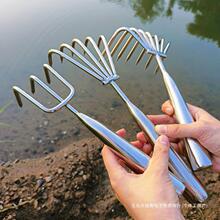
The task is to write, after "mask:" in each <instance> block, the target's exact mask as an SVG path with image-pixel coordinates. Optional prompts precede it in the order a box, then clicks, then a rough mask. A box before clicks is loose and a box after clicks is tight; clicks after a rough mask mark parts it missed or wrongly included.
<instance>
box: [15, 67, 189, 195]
mask: <svg viewBox="0 0 220 220" xmlns="http://www.w3.org/2000/svg"><path fill="white" fill-rule="evenodd" d="M44 72H45V75H46V79H47V82H48V83H50V74H53V75H54V76H55V77H56V78H57V79H58V80H60V81H61V82H62V83H63V84H64V85H65V86H66V87H67V88H68V89H69V90H70V92H69V95H68V96H67V97H66V98H62V97H61V95H59V94H58V93H57V92H55V91H54V90H53V89H52V88H50V87H49V86H48V85H47V84H45V83H44V82H43V81H41V80H40V79H39V78H37V77H36V76H33V75H32V76H30V84H31V91H32V93H35V84H36V83H37V84H38V85H40V86H41V87H42V88H43V89H44V90H45V91H46V92H48V93H49V94H50V95H52V96H53V97H54V98H55V99H57V100H58V102H59V103H58V104H57V105H56V106H55V107H52V108H48V107H46V106H44V105H43V104H41V103H40V102H39V101H38V100H36V99H35V98H33V97H32V96H31V95H29V94H28V93H26V92H25V91H24V90H22V89H20V88H19V87H17V86H14V87H13V91H14V94H15V97H16V99H17V102H18V105H19V106H20V107H22V105H23V103H22V100H21V96H23V97H25V98H26V99H27V100H29V101H30V102H31V103H33V104H34V105H36V106H37V107H38V108H40V109H41V110H43V111H44V112H47V113H53V112H56V111H58V110H59V109H61V108H62V107H66V108H67V109H68V110H69V111H70V112H72V113H73V114H75V115H76V116H77V117H78V119H79V120H80V121H81V122H82V123H83V124H84V125H85V126H86V127H87V128H88V129H89V130H90V131H92V132H93V133H94V134H95V135H96V136H97V137H98V138H99V139H100V140H102V141H103V142H104V143H105V144H107V145H108V146H110V147H111V149H112V150H113V151H114V153H116V154H117V155H118V156H119V157H120V158H121V159H122V160H123V161H125V163H126V165H127V166H128V167H129V168H131V170H133V171H134V172H136V173H142V172H144V170H145V169H146V168H147V166H148V163H149V160H150V158H149V156H148V155H146V154H144V153H143V152H142V151H140V150H139V149H137V148H135V147H134V146H132V145H131V144H130V143H128V142H127V141H126V140H125V139H123V138H121V137H119V136H118V135H117V134H115V133H114V132H112V131H111V130H109V129H108V128H107V127H105V126H104V125H102V124H101V123H99V122H98V121H96V120H94V119H92V118H90V117H89V116H87V115H85V114H83V113H81V112H78V111H77V110H76V109H75V108H74V107H73V106H72V105H70V104H69V102H70V101H71V99H72V98H73V96H74V93H75V91H74V88H73V86H72V85H71V84H70V83H68V82H67V81H66V80H65V79H64V78H63V77H62V76H60V75H59V74H58V73H57V72H56V71H55V70H54V69H53V68H52V67H51V66H49V65H47V64H45V65H44ZM170 177H171V180H172V182H173V184H174V187H175V189H176V192H177V193H178V194H179V195H181V194H182V193H183V192H184V191H185V186H184V184H183V183H182V182H181V181H180V180H179V179H178V178H176V177H175V176H174V175H173V174H172V173H170ZM185 193H187V191H186V192H184V194H185Z"/></svg>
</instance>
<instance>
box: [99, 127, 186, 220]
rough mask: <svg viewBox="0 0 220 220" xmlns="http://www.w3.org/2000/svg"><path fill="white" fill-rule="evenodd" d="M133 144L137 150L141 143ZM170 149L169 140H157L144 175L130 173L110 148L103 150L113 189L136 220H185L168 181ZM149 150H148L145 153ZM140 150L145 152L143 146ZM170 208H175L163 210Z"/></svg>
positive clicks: (120, 131)
mask: <svg viewBox="0 0 220 220" xmlns="http://www.w3.org/2000/svg"><path fill="white" fill-rule="evenodd" d="M117 133H118V135H120V136H122V137H124V136H125V133H126V132H125V130H124V129H121V130H119V131H118V132H117ZM134 144H135V145H136V146H137V145H138V142H135V143H134ZM169 146H170V143H169V140H168V138H167V137H166V136H164V135H162V136H160V137H159V138H158V140H157V141H156V144H155V146H154V152H153V156H152V158H151V160H150V163H149V166H148V168H147V169H146V171H145V172H144V173H143V174H134V173H130V172H128V171H127V170H126V169H125V168H124V166H123V163H121V160H120V159H119V158H118V157H117V156H116V155H115V154H114V153H113V152H112V151H111V150H110V149H109V148H108V147H107V146H104V148H103V150H102V156H103V160H104V163H105V166H106V169H107V171H108V175H109V178H110V182H111V185H112V188H113V190H114V191H115V193H116V196H117V198H118V199H119V201H120V202H121V203H122V204H123V205H124V206H125V208H126V209H127V211H128V213H129V214H130V215H131V216H132V217H133V218H134V219H140V220H141V219H148V220H154V219H163V220H166V219H167V220H168V219H169V220H172V219H175V220H177V219H184V218H183V216H182V214H181V212H180V209H179V199H178V196H177V194H176V192H175V189H174V187H173V184H172V182H171V179H170V177H169V172H168V158H169V153H168V152H169ZM138 147H139V148H140V147H141V146H138ZM148 147H150V146H148ZM148 147H147V146H145V148H146V149H145V151H146V150H148V149H147V148H148ZM141 148H142V150H143V146H142V147H141ZM168 204H173V205H174V207H164V206H166V205H168ZM150 206H153V207H150Z"/></svg>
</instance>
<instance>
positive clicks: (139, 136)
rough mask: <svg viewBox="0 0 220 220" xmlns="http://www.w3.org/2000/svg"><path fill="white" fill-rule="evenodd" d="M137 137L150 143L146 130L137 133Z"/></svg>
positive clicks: (143, 141)
mask: <svg viewBox="0 0 220 220" xmlns="http://www.w3.org/2000/svg"><path fill="white" fill-rule="evenodd" d="M136 138H137V140H139V141H140V142H142V143H148V139H147V137H146V135H145V134H144V132H142V131H141V132H138V133H137V135H136Z"/></svg>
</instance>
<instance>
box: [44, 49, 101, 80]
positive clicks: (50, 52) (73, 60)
mask: <svg viewBox="0 0 220 220" xmlns="http://www.w3.org/2000/svg"><path fill="white" fill-rule="evenodd" d="M69 46H70V45H69ZM70 47H71V46H70ZM53 54H57V55H59V56H62V57H63V58H64V59H66V60H67V61H69V62H70V63H73V64H74V65H76V66H78V67H79V68H80V69H82V70H83V71H85V72H87V73H89V74H90V75H91V76H93V77H95V78H96V79H98V80H100V81H103V80H104V79H103V77H101V76H100V75H98V74H96V73H95V72H94V71H92V70H91V69H89V68H87V67H85V66H84V65H82V64H81V63H80V62H78V61H76V60H75V59H73V58H72V57H70V56H68V55H66V54H65V53H63V52H61V51H59V50H55V49H52V50H49V52H48V62H49V64H50V65H52V64H53V60H52V56H53ZM83 59H85V58H83ZM85 60H86V59H85ZM86 62H87V60H86Z"/></svg>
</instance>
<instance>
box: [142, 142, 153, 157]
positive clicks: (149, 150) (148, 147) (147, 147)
mask: <svg viewBox="0 0 220 220" xmlns="http://www.w3.org/2000/svg"><path fill="white" fill-rule="evenodd" d="M142 150H143V152H144V153H145V154H148V155H150V154H151V153H152V151H153V147H152V145H151V144H144V146H143V148H142Z"/></svg>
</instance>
